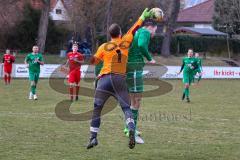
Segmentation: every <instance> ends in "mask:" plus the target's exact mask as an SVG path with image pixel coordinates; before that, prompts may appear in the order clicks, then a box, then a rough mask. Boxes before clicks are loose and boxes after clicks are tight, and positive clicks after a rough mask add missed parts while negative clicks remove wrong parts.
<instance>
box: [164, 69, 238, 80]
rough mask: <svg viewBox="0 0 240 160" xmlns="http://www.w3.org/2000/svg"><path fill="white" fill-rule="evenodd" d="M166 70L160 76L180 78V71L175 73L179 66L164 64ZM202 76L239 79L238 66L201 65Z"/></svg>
mask: <svg viewBox="0 0 240 160" xmlns="http://www.w3.org/2000/svg"><path fill="white" fill-rule="evenodd" d="M166 67H167V69H168V71H167V72H166V73H165V74H164V75H163V76H162V78H166V79H172V78H182V76H183V75H182V73H181V74H180V75H177V73H178V72H179V71H180V69H181V67H180V66H166ZM202 78H209V79H214V78H216V79H221V78H225V79H239V78H240V67H217V66H213V67H203V75H202Z"/></svg>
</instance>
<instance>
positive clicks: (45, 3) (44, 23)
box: [37, 0, 50, 53]
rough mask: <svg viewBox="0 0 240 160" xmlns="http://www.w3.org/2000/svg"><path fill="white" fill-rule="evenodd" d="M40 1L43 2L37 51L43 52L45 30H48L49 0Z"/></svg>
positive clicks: (45, 36)
mask: <svg viewBox="0 0 240 160" xmlns="http://www.w3.org/2000/svg"><path fill="white" fill-rule="evenodd" d="M42 2H43V8H42V12H41V18H40V22H39V27H38V38H37V45H38V46H39V51H40V52H42V53H43V52H44V50H45V43H46V38H47V31H48V22H49V12H50V0H42Z"/></svg>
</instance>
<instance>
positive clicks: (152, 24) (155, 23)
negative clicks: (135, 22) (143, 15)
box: [143, 19, 157, 27]
mask: <svg viewBox="0 0 240 160" xmlns="http://www.w3.org/2000/svg"><path fill="white" fill-rule="evenodd" d="M143 26H144V27H149V26H151V27H155V26H157V22H156V21H154V20H152V19H147V20H145V21H144V22H143Z"/></svg>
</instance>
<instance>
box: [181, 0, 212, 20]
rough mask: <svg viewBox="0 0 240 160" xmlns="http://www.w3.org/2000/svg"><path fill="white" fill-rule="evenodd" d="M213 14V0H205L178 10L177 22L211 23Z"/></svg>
mask: <svg viewBox="0 0 240 160" xmlns="http://www.w3.org/2000/svg"><path fill="white" fill-rule="evenodd" d="M213 14H214V0H207V1H205V2H203V3H200V4H198V5H195V6H193V7H190V8H186V9H183V10H181V11H180V12H179V15H178V19H177V22H178V23H212V17H213Z"/></svg>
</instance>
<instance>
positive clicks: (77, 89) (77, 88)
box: [76, 86, 80, 96]
mask: <svg viewBox="0 0 240 160" xmlns="http://www.w3.org/2000/svg"><path fill="white" fill-rule="evenodd" d="M79 88H80V87H79V86H76V96H78V93H79Z"/></svg>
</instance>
